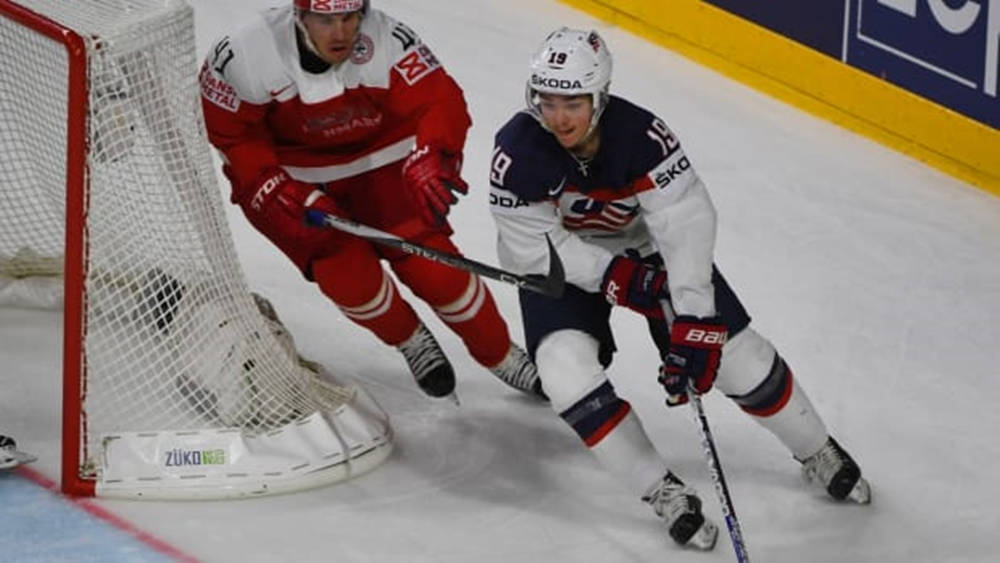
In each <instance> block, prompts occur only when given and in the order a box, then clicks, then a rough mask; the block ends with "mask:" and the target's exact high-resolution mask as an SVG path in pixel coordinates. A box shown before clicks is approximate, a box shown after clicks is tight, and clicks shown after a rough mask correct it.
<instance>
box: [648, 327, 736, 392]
mask: <svg viewBox="0 0 1000 563" xmlns="http://www.w3.org/2000/svg"><path fill="white" fill-rule="evenodd" d="M727 335H728V331H727V330H726V325H724V324H722V319H721V318H719V317H712V318H705V319H699V318H697V317H691V316H687V315H681V316H679V317H677V318H676V319H675V320H674V325H673V326H672V327H670V351H669V352H668V353H667V357H666V358H665V359H664V360H663V365H662V366H661V367H660V378H659V381H660V383H661V384H662V385H663V387H664V389H666V390H667V405H668V406H671V407H673V406H676V405H683V404H684V403H686V402H687V401H688V396H687V393H688V381H693V382H694V390H695V392H697V393H699V394H701V393H706V392H707V391H708V390H709V389H711V388H712V385H713V384H714V383H715V377H716V376H717V375H718V374H719V361H720V360H721V359H722V347H723V346H724V345H725V344H726V338H727Z"/></svg>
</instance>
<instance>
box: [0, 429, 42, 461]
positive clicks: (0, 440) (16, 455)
mask: <svg viewBox="0 0 1000 563" xmlns="http://www.w3.org/2000/svg"><path fill="white" fill-rule="evenodd" d="M36 459H37V458H36V457H35V456H33V455H31V454H28V453H25V452H22V451H18V449H17V442H15V441H14V439H13V438H11V437H9V436H4V435H0V469H13V468H15V467H17V466H18V465H23V464H25V463H31V462H32V461H35V460H36Z"/></svg>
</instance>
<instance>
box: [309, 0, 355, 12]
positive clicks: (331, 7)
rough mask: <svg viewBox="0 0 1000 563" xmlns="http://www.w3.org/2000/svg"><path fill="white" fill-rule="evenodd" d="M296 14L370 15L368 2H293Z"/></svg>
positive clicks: (318, 0) (326, 0)
mask: <svg viewBox="0 0 1000 563" xmlns="http://www.w3.org/2000/svg"><path fill="white" fill-rule="evenodd" d="M293 2H294V5H295V11H296V13H299V14H301V13H302V12H315V13H317V14H346V13H349V12H357V11H360V12H361V13H362V14H367V13H368V0H293Z"/></svg>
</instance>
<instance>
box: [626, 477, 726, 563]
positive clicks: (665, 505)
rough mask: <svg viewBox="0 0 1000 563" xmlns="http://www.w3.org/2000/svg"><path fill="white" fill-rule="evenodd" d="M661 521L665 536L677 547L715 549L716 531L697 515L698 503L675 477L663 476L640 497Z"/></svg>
mask: <svg viewBox="0 0 1000 563" xmlns="http://www.w3.org/2000/svg"><path fill="white" fill-rule="evenodd" d="M642 500H643V502H645V503H647V504H649V505H650V506H652V507H653V511H654V512H656V515H657V516H659V517H660V518H662V519H663V524H664V526H665V527H666V528H667V533H669V534H670V537H671V538H673V540H674V541H675V542H677V544H678V545H682V546H686V547H693V548H695V549H700V550H702V551H709V550H711V549H712V548H713V547H715V541H716V539H718V537H719V528H718V526H716V525H715V524H714V523H713V522H712V521H711V520H709V519H708V518H705V516H704V515H703V514H702V513H701V499H699V498H698V493H696V492H695V490H694V489H692V488H691V487H688V486H687V485H685V484H684V482H683V481H681V480H680V479H679V478H677V476H676V475H674V474H673V473H671V472H670V471H668V472H667V474H666V475H664V476H663V480H662V481H660V482H659V483H656V484H655V485H653V486H652V487H651V488H650V489H649V492H647V493H646V494H645V495H644V496H643V497H642Z"/></svg>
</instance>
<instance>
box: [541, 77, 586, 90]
mask: <svg viewBox="0 0 1000 563" xmlns="http://www.w3.org/2000/svg"><path fill="white" fill-rule="evenodd" d="M531 85H532V86H543V87H545V88H554V89H557V90H582V89H583V83H582V82H580V81H579V80H566V79H563V78H546V77H544V76H538V75H537V74H532V75H531Z"/></svg>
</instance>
